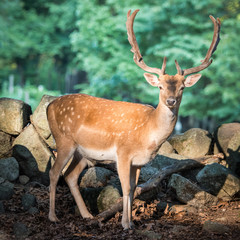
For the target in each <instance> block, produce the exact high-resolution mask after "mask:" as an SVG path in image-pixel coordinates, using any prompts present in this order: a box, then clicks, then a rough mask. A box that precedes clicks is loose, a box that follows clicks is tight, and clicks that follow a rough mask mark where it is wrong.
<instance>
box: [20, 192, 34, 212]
mask: <svg viewBox="0 0 240 240" xmlns="http://www.w3.org/2000/svg"><path fill="white" fill-rule="evenodd" d="M36 203H37V200H36V197H35V196H34V195H32V194H29V193H26V194H24V195H23V196H22V207H23V210H24V211H27V210H29V209H30V208H31V207H35V206H36Z"/></svg>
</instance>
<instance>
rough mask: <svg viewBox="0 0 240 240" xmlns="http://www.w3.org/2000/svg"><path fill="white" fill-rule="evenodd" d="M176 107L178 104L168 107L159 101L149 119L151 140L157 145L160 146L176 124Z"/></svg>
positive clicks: (177, 107)
mask: <svg viewBox="0 0 240 240" xmlns="http://www.w3.org/2000/svg"><path fill="white" fill-rule="evenodd" d="M178 109H179V106H176V107H175V108H168V107H167V106H166V105H164V104H162V103H161V102H159V104H158V106H157V108H156V109H155V110H154V112H153V114H152V116H151V120H150V121H149V123H150V125H151V127H150V128H151V130H150V132H151V134H150V138H151V139H150V140H151V141H155V143H156V144H157V145H160V146H161V144H162V143H163V142H164V141H166V140H167V138H168V137H169V136H170V135H171V133H172V132H173V130H174V127H175V125H176V122H177V117H178Z"/></svg>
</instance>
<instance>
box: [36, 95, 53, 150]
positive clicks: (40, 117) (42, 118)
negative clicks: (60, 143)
mask: <svg viewBox="0 0 240 240" xmlns="http://www.w3.org/2000/svg"><path fill="white" fill-rule="evenodd" d="M56 98H57V97H54V96H49V95H43V97H42V99H41V101H40V103H39V105H38V106H37V108H36V110H35V111H34V113H33V115H32V117H31V120H32V123H33V125H34V126H35V127H36V129H37V131H38V133H39V135H40V136H41V137H42V138H44V139H45V140H46V141H47V143H48V145H49V146H50V147H51V148H53V149H55V148H56V144H55V141H54V140H53V138H52V135H51V131H50V128H49V125H48V120H47V112H46V111H47V107H48V105H49V103H51V102H52V101H53V100H54V99H56Z"/></svg>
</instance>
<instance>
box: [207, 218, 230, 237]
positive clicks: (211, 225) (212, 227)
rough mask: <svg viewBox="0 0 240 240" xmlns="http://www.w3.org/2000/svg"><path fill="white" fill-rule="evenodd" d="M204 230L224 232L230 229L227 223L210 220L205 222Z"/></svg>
mask: <svg viewBox="0 0 240 240" xmlns="http://www.w3.org/2000/svg"><path fill="white" fill-rule="evenodd" d="M203 230H205V231H208V232H212V233H217V234H224V233H227V232H229V231H230V229H229V228H228V227H227V226H226V225H224V224H221V223H218V222H212V221H210V220H208V221H206V222H204V224H203Z"/></svg>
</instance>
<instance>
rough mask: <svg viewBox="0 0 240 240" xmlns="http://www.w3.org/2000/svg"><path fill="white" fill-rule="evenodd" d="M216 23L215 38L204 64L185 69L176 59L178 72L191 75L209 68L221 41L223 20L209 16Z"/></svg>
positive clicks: (203, 61)
mask: <svg viewBox="0 0 240 240" xmlns="http://www.w3.org/2000/svg"><path fill="white" fill-rule="evenodd" d="M209 17H210V18H211V20H212V22H213V24H214V33H213V39H212V43H211V45H210V47H209V49H208V51H207V54H206V57H205V58H204V60H202V61H201V62H202V64H201V65H199V66H197V67H193V68H188V69H184V70H181V68H180V66H179V64H178V62H177V61H176V60H175V64H176V68H177V71H178V74H180V75H183V76H186V75H189V74H191V73H196V72H200V71H202V70H203V69H205V68H207V67H208V66H209V65H210V64H211V63H212V59H211V60H210V58H211V56H212V54H213V53H214V52H215V50H216V49H217V46H218V43H219V41H220V27H221V22H220V19H219V18H217V20H216V19H215V18H214V17H213V16H211V15H210V16H209Z"/></svg>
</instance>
